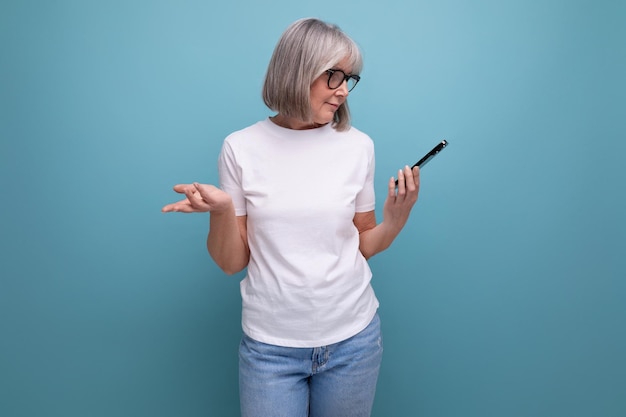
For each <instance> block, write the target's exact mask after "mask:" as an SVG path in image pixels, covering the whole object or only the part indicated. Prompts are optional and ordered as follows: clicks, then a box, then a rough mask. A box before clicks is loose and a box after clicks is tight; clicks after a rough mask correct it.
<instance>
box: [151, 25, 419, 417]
mask: <svg viewBox="0 0 626 417" xmlns="http://www.w3.org/2000/svg"><path fill="white" fill-rule="evenodd" d="M361 68H362V58H361V53H360V51H359V48H358V47H357V45H356V44H355V43H354V41H352V40H351V39H350V38H349V37H348V36H347V35H346V34H344V33H343V32H342V31H341V30H340V29H339V28H338V27H337V26H334V25H331V24H327V23H325V22H322V21H320V20H317V19H301V20H298V21H296V22H294V23H293V24H292V25H290V26H289V27H288V28H287V30H286V31H285V32H284V33H283V35H282V37H281V39H280V40H279V42H278V44H277V45H276V48H275V50H274V53H273V55H272V58H271V60H270V63H269V67H268V70H267V74H266V78H265V83H264V86H263V99H264V101H265V104H266V105H267V106H268V107H269V108H270V109H271V110H273V111H275V112H276V115H274V116H273V117H269V118H267V119H265V120H262V121H260V122H258V123H256V124H254V125H252V126H249V127H247V128H245V129H243V130H240V131H237V132H235V133H232V134H231V135H229V136H228V137H227V138H226V139H225V141H224V145H223V148H222V151H221V154H220V157H219V162H218V168H219V175H220V187H219V188H217V187H215V186H213V185H208V184H198V183H193V184H179V185H176V186H175V187H174V190H175V191H176V192H178V193H183V194H185V196H186V198H185V199H184V200H181V201H179V202H177V203H173V204H169V205H167V206H165V207H164V208H163V211H165V212H185V213H189V212H207V211H208V212H210V229H209V234H208V238H207V248H208V251H209V253H210V255H211V257H212V258H213V259H214V260H215V262H216V263H217V264H218V265H219V266H220V268H221V269H223V270H224V271H225V272H226V273H228V274H233V273H236V272H239V271H241V270H243V269H244V268H246V267H247V275H246V277H245V279H244V280H243V281H242V282H241V295H242V304H243V310H242V327H243V331H244V335H243V337H242V341H241V344H240V350H239V358H240V361H239V380H240V383H239V385H240V401H241V410H242V415H243V416H263V417H267V416H272V417H276V416H286V417H297V416H320V417H332V416H369V415H370V412H371V408H372V404H373V401H374V392H375V388H376V380H377V378H378V371H379V367H380V362H381V357H382V339H381V333H380V321H379V318H378V315H377V308H378V300H377V299H376V296H375V295H374V292H373V290H372V287H371V285H370V280H371V271H370V268H369V266H368V263H367V259H368V258H370V257H371V256H373V255H375V254H376V253H378V252H381V251H383V250H385V249H386V248H388V247H389V245H390V244H391V243H392V241H393V240H394V239H395V237H396V236H397V235H398V233H399V232H400V230H401V229H402V228H403V226H404V225H405V223H406V221H407V219H408V216H409V213H410V211H411V208H412V207H413V205H414V204H415V202H416V201H417V197H418V191H419V169H418V168H415V169H413V171H411V169H410V168H409V167H408V166H407V167H405V168H404V169H402V170H399V171H398V175H397V176H398V185H397V187H396V184H395V178H394V177H392V178H390V179H389V183H388V188H387V198H386V201H385V204H384V208H383V221H382V222H381V223H380V224H377V221H376V216H375V213H374V202H375V201H374V200H375V199H374V185H373V181H374V146H373V142H372V140H371V139H370V138H369V137H368V136H367V135H366V134H364V133H362V132H360V131H359V130H357V129H356V128H354V127H351V125H350V112H349V109H348V103H347V101H346V100H347V98H348V94H349V92H350V91H351V90H352V89H353V88H354V87H355V86H356V84H357V83H358V81H359V80H360V77H359V75H358V74H359V73H360V71H361Z"/></svg>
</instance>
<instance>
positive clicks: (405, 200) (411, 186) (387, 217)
mask: <svg viewBox="0 0 626 417" xmlns="http://www.w3.org/2000/svg"><path fill="white" fill-rule="evenodd" d="M419 190H420V170H419V168H418V167H415V168H413V170H411V168H409V166H408V165H407V166H405V167H404V169H400V170H398V185H397V186H396V181H395V179H394V178H393V177H392V178H391V179H390V180H389V186H388V194H387V199H386V200H385V205H384V206H383V222H384V223H387V224H388V225H389V226H392V227H393V228H394V229H396V230H397V231H398V232H399V231H400V229H402V228H403V227H404V225H405V224H406V222H407V220H408V218H409V214H410V213H411V209H412V208H413V206H414V205H415V202H416V201H417V197H418V194H419Z"/></svg>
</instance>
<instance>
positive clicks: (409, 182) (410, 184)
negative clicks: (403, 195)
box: [404, 165, 416, 191]
mask: <svg viewBox="0 0 626 417" xmlns="http://www.w3.org/2000/svg"><path fill="white" fill-rule="evenodd" d="M404 177H405V179H406V181H405V182H406V188H407V190H408V191H415V189H416V186H415V177H414V176H413V171H411V168H409V166H408V165H406V166H405V167H404Z"/></svg>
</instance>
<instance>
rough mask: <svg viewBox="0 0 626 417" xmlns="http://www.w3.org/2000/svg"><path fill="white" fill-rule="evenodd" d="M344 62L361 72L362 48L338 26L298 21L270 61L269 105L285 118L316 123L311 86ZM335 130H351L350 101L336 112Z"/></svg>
mask: <svg viewBox="0 0 626 417" xmlns="http://www.w3.org/2000/svg"><path fill="white" fill-rule="evenodd" d="M344 59H347V60H348V63H349V65H350V66H351V67H352V68H351V71H352V73H353V74H359V73H360V72H361V69H362V68H363V59H362V57H361V52H360V50H359V47H358V46H357V44H356V43H355V42H354V41H353V40H352V39H351V38H350V37H349V36H348V35H346V34H345V33H344V32H343V31H342V30H341V29H340V28H339V27H338V26H337V25H334V24H330V23H326V22H323V21H321V20H318V19H312V18H307V19H300V20H297V21H295V22H294V23H292V24H291V25H290V26H289V27H288V28H287V29H286V30H285V32H284V33H283V35H282V36H281V38H280V39H279V41H278V43H277V44H276V48H275V49H274V53H273V54H272V58H271V59H270V63H269V65H268V68H267V73H266V75H265V82H264V84H263V101H264V102H265V105H267V107H269V108H270V109H272V110H274V111H276V112H278V113H280V114H282V115H284V116H288V117H294V118H297V119H299V120H302V121H305V122H312V117H313V116H312V114H311V101H310V93H311V84H312V83H313V81H314V80H315V79H316V78H317V77H319V76H320V75H321V74H323V73H324V71H326V70H327V69H330V68H333V67H334V66H335V65H337V64H338V63H339V62H341V61H343V60H344ZM333 127H334V128H335V129H336V130H339V131H343V130H348V129H349V128H350V110H349V108H348V102H347V100H346V101H345V102H344V103H343V104H342V105H341V106H340V107H339V108H338V109H337V111H336V112H335V116H334V120H333Z"/></svg>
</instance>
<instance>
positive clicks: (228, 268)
mask: <svg viewBox="0 0 626 417" xmlns="http://www.w3.org/2000/svg"><path fill="white" fill-rule="evenodd" d="M218 266H219V267H220V269H221V270H222V271H224V273H225V274H226V275H235V274H236V273H238V272H241V271H243V270H244V268H245V266H244V267H241V268H239V267H233V266H231V265H218Z"/></svg>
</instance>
